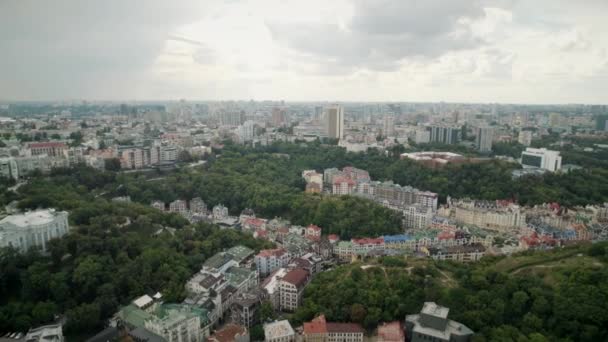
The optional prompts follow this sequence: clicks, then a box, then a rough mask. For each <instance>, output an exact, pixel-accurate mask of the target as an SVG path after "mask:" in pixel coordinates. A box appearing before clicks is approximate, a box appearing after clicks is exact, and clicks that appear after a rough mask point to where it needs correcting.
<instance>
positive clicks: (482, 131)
mask: <svg viewBox="0 0 608 342" xmlns="http://www.w3.org/2000/svg"><path fill="white" fill-rule="evenodd" d="M493 138H494V129H493V128H491V127H479V128H477V139H476V141H475V144H476V146H477V150H478V151H479V152H491V151H492V139H493Z"/></svg>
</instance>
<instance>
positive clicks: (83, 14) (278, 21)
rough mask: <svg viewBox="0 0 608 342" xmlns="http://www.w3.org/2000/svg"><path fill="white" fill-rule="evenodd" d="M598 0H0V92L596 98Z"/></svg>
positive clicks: (605, 79) (601, 92)
mask: <svg viewBox="0 0 608 342" xmlns="http://www.w3.org/2000/svg"><path fill="white" fill-rule="evenodd" d="M606 18H608V0H581V1H575V0H519V1H518V0H503V1H501V0H496V1H493V0H223V1H221V0H172V1H165V0H141V1H133V0H128V1H125V0H103V1H100V0H71V1H68V0H49V1H30V0H2V1H0V99H1V100H63V99H91V100H97V99H99V100H103V99H107V100H151V99H180V98H185V99H191V100H224V99H245V100H248V99H255V100H264V99H271V100H281V99H284V100H287V101H306V100H328V101H450V102H512V103H608V20H606Z"/></svg>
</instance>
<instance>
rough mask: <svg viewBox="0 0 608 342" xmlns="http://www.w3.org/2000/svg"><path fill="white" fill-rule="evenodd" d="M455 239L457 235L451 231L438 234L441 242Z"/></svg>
mask: <svg viewBox="0 0 608 342" xmlns="http://www.w3.org/2000/svg"><path fill="white" fill-rule="evenodd" d="M455 237H456V233H455V232H450V231H443V232H441V233H439V234H437V238H438V239H439V240H451V239H454V238H455Z"/></svg>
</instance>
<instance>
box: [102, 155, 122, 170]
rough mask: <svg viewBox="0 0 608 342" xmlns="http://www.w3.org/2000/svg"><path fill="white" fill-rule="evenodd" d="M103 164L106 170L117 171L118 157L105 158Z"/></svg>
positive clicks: (118, 166) (118, 165)
mask: <svg viewBox="0 0 608 342" xmlns="http://www.w3.org/2000/svg"><path fill="white" fill-rule="evenodd" d="M104 166H105V169H106V170H107V171H119V170H120V159H118V158H109V159H105V161H104Z"/></svg>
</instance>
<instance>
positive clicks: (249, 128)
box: [238, 120, 255, 142]
mask: <svg viewBox="0 0 608 342" xmlns="http://www.w3.org/2000/svg"><path fill="white" fill-rule="evenodd" d="M238 135H239V139H240V141H241V142H246V141H251V140H253V138H254V137H255V121H251V120H247V121H245V122H244V123H243V124H242V125H241V126H239V129H238Z"/></svg>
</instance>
